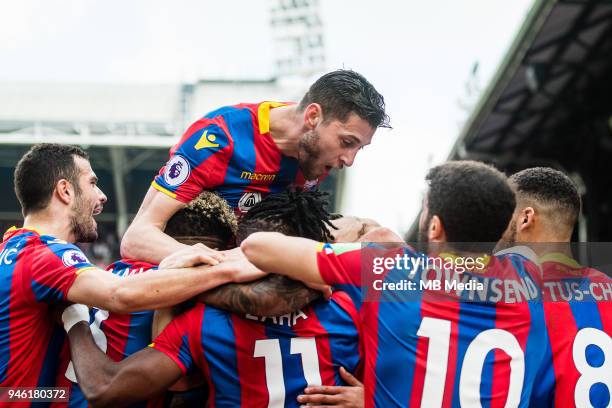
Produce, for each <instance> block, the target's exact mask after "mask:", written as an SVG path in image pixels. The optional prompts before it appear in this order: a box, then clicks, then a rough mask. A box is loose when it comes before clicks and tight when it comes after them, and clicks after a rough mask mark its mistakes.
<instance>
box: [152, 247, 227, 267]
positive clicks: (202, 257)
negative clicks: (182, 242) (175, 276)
mask: <svg viewBox="0 0 612 408" xmlns="http://www.w3.org/2000/svg"><path fill="white" fill-rule="evenodd" d="M224 258H225V256H224V255H223V253H221V252H219V251H215V250H214V249H210V248H209V247H207V246H206V245H204V244H195V245H192V246H189V247H186V248H184V249H181V250H180V251H176V252H174V253H172V254H170V255H168V256H167V257H165V258H164V259H163V260H162V261H161V262H160V264H159V269H175V268H190V267H192V266H197V265H217V264H218V263H219V262H221V261H223V260H224Z"/></svg>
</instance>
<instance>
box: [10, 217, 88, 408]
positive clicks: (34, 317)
mask: <svg viewBox="0 0 612 408" xmlns="http://www.w3.org/2000/svg"><path fill="white" fill-rule="evenodd" d="M91 268H95V267H94V266H93V265H92V264H91V263H89V261H88V260H87V257H86V256H85V255H84V254H83V252H82V251H81V250H80V249H79V248H78V247H77V246H75V245H73V244H70V243H67V242H66V241H62V240H60V239H57V238H55V237H52V236H50V235H42V234H40V233H39V232H37V231H35V230H32V229H17V228H15V227H13V228H11V229H9V230H8V231H7V232H6V233H5V234H4V238H3V242H2V244H1V245H0V387H45V386H47V387H49V386H54V385H55V378H56V373H57V369H58V364H59V359H58V355H59V351H60V349H61V346H62V343H63V340H64V337H65V336H64V334H63V331H64V330H63V329H62V327H60V326H59V325H57V324H55V320H54V319H53V317H52V316H51V315H50V312H49V306H50V304H52V303H55V302H58V301H65V300H67V294H68V291H69V290H70V287H71V286H72V284H73V283H74V281H75V279H76V278H77V275H78V274H79V273H80V272H82V271H84V270H87V269H91ZM2 405H3V403H0V406H2Z"/></svg>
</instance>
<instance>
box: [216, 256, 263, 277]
mask: <svg viewBox="0 0 612 408" xmlns="http://www.w3.org/2000/svg"><path fill="white" fill-rule="evenodd" d="M238 249H240V248H238ZM215 269H217V270H222V271H225V272H226V273H228V275H229V279H230V281H231V282H235V283H242V282H250V281H253V280H257V279H261V278H263V277H264V276H266V275H267V274H268V273H267V272H264V271H262V270H261V269H258V268H257V267H256V266H255V265H253V264H252V263H251V262H249V260H248V259H247V258H246V257H245V256H244V254H243V253H242V251H240V255H239V254H237V253H234V254H233V256H232V257H226V259H225V260H224V261H223V262H221V263H220V264H218V265H217V266H215Z"/></svg>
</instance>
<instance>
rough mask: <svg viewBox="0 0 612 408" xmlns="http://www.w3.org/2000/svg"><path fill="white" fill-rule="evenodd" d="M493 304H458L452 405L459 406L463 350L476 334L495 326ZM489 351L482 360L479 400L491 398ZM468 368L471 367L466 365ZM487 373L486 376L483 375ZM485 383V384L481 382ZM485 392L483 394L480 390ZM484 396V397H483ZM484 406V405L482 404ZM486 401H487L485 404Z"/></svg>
mask: <svg viewBox="0 0 612 408" xmlns="http://www.w3.org/2000/svg"><path fill="white" fill-rule="evenodd" d="M495 307H496V306H495V304H494V303H489V302H478V303H470V302H461V304H460V305H459V324H458V327H457V340H458V344H457V367H456V369H455V375H454V384H453V402H452V406H453V407H459V380H460V378H461V369H462V368H463V367H462V366H463V359H464V357H465V352H466V350H467V348H468V346H469V345H470V343H472V341H473V340H474V338H476V336H477V335H478V334H480V333H481V332H483V331H485V330H488V329H494V328H495V317H496V314H497V313H496V310H495ZM492 353H493V351H491V352H490V353H489V354H488V355H487V357H486V359H485V362H484V367H483V370H482V373H481V377H480V378H481V386H480V392H481V394H480V401H481V404H482V401H485V402H486V401H488V400H489V399H490V398H491V387H492V380H493V375H492V374H493V371H492V369H493V365H492V362H493V359H492V358H491V357H492V356H491V355H492ZM466 368H467V369H468V370H470V369H472V368H471V367H466ZM485 375H488V377H485ZM483 383H486V384H483ZM483 391H484V392H485V394H483V393H482V392H483ZM483 397H484V398H483ZM483 406H484V405H483ZM486 406H489V405H488V402H487V405H486Z"/></svg>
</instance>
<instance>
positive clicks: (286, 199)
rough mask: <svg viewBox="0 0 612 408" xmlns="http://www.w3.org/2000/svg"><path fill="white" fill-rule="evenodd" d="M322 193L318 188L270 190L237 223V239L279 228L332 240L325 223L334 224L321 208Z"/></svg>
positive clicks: (323, 194) (291, 232) (323, 199)
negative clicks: (275, 191) (270, 191)
mask: <svg viewBox="0 0 612 408" xmlns="http://www.w3.org/2000/svg"><path fill="white" fill-rule="evenodd" d="M326 197H327V194H326V193H322V192H320V191H301V192H284V193H277V194H270V195H268V196H266V197H265V198H264V199H263V200H261V201H260V202H259V203H257V204H255V205H254V206H253V207H252V208H251V209H250V210H249V212H248V213H246V214H245V215H244V216H243V217H242V218H241V219H240V222H239V223H238V232H237V234H236V238H237V241H238V242H241V241H242V240H244V239H245V238H246V237H247V236H249V235H250V234H252V233H253V232H257V231H274V232H281V233H283V234H285V235H292V236H296V237H303V238H310V239H313V240H316V241H325V242H330V241H332V240H333V238H332V236H331V234H330V233H329V230H328V226H329V227H331V228H335V227H334V226H333V225H332V224H331V222H330V220H329V217H330V214H329V212H328V211H327V210H326V209H325V207H326V206H327V205H328V202H327V201H326V200H325V198H326Z"/></svg>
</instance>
